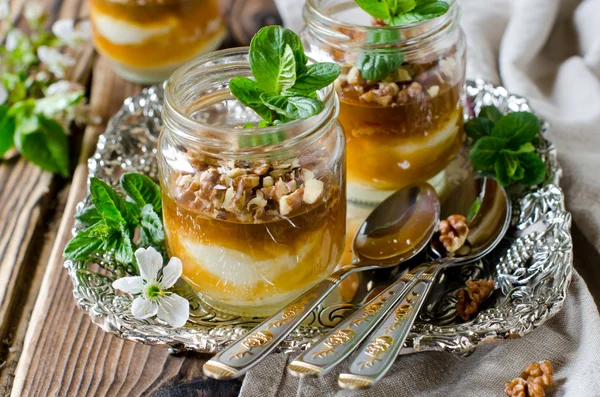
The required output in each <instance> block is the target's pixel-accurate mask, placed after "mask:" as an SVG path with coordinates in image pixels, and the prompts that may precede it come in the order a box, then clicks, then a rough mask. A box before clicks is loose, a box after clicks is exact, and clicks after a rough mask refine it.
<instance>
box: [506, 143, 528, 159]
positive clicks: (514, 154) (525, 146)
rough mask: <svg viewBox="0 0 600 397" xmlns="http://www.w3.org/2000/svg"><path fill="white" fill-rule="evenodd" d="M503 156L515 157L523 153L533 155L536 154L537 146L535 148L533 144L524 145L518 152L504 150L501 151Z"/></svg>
mask: <svg viewBox="0 0 600 397" xmlns="http://www.w3.org/2000/svg"><path fill="white" fill-rule="evenodd" d="M500 152H501V153H503V154H510V155H513V156H516V155H519V154H522V153H533V152H535V146H533V144H532V143H531V142H528V143H524V144H522V145H521V146H519V147H518V148H517V150H511V149H502V150H501V151H500Z"/></svg>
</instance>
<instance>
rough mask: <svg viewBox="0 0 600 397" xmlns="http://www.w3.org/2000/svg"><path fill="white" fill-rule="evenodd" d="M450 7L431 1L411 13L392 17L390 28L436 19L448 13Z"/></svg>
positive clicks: (446, 4) (440, 2) (443, 2)
mask: <svg viewBox="0 0 600 397" xmlns="http://www.w3.org/2000/svg"><path fill="white" fill-rule="evenodd" d="M449 8H450V6H449V5H448V3H446V2H445V1H433V2H429V3H425V4H421V5H418V6H417V7H415V8H414V9H413V10H412V11H410V12H406V13H404V14H399V15H395V16H394V17H392V20H391V23H390V25H391V26H403V25H410V24H413V23H417V22H421V21H427V20H429V19H433V18H437V17H440V16H442V15H444V14H445V13H446V12H448V9H449Z"/></svg>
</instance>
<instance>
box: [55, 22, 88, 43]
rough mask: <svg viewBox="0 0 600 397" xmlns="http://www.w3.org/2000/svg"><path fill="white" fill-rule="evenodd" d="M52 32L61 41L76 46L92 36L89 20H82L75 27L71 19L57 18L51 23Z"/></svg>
mask: <svg viewBox="0 0 600 397" xmlns="http://www.w3.org/2000/svg"><path fill="white" fill-rule="evenodd" d="M52 33H54V35H55V36H56V37H58V38H59V39H60V41H62V42H63V43H65V44H67V45H69V46H72V47H77V46H79V45H81V44H84V43H85V42H87V41H89V40H90V39H91V38H92V25H91V23H90V21H83V22H80V23H79V24H77V27H75V21H74V20H72V19H59V20H58V21H56V22H54V24H53V25H52Z"/></svg>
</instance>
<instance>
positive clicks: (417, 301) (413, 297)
mask: <svg viewBox="0 0 600 397" xmlns="http://www.w3.org/2000/svg"><path fill="white" fill-rule="evenodd" d="M441 268H442V267H441V266H439V265H438V264H437V263H435V262H434V263H433V264H432V265H431V266H430V267H429V268H428V269H427V270H426V271H425V272H424V273H422V274H421V275H419V276H418V277H417V282H416V283H415V284H414V285H413V287H412V288H411V289H410V290H409V291H408V293H407V294H405V296H404V297H403V298H402V299H401V300H400V302H399V304H398V305H397V306H395V307H394V308H393V310H392V311H390V313H389V314H388V315H387V316H386V318H385V319H384V320H383V321H382V322H381V323H380V325H379V326H378V327H377V329H376V330H375V332H374V333H373V334H372V335H371V336H370V337H369V339H368V342H366V343H365V344H364V345H363V346H362V347H361V348H360V350H359V352H358V353H357V354H356V356H355V357H354V358H353V359H352V362H351V363H350V365H349V367H348V368H347V369H346V371H345V372H343V373H341V374H340V376H339V378H338V383H339V385H340V387H342V388H344V389H362V388H366V387H370V386H371V385H372V384H374V383H375V382H377V381H379V380H380V379H381V378H383V377H384V376H385V374H386V373H387V372H388V370H389V369H390V367H391V366H392V364H393V363H394V361H395V360H396V357H397V356H398V353H399V352H400V349H402V346H404V342H405V341H406V337H407V336H408V333H409V332H410V329H411V328H412V326H413V324H414V322H415V319H416V318H417V315H418V314H419V311H420V310H421V307H422V306H423V303H424V302H425V300H426V299H427V295H428V294H429V291H430V289H431V286H432V285H433V281H434V280H435V278H436V277H437V275H438V273H439V271H440V269H441Z"/></svg>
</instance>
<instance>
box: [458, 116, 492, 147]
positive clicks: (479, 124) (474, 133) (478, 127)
mask: <svg viewBox="0 0 600 397" xmlns="http://www.w3.org/2000/svg"><path fill="white" fill-rule="evenodd" d="M493 128H494V123H493V122H492V121H491V120H488V119H485V118H476V119H471V120H469V121H467V122H466V123H465V132H466V133H467V136H468V137H469V138H471V139H472V140H473V142H477V141H478V140H479V139H481V138H483V137H484V136H490V135H491V134H492V129H493Z"/></svg>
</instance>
